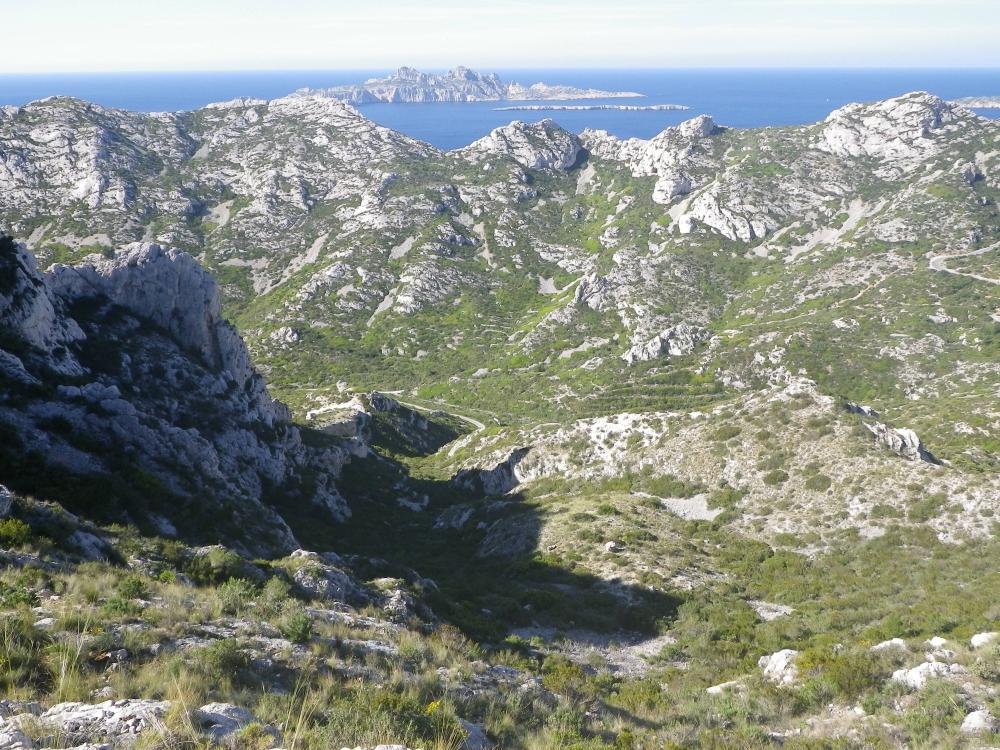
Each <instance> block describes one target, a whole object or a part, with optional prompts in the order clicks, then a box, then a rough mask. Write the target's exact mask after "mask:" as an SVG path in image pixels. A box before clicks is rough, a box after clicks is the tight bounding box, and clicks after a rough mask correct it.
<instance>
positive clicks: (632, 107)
mask: <svg viewBox="0 0 1000 750" xmlns="http://www.w3.org/2000/svg"><path fill="white" fill-rule="evenodd" d="M688 109H691V108H690V107H689V106H687V105H686V104H647V105H645V106H643V105H636V104H518V105H515V106H513V107H497V108H496V109H495V111H496V112H595V111H604V110H614V111H616V112H682V111H684V110H688Z"/></svg>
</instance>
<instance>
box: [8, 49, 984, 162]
mask: <svg viewBox="0 0 1000 750" xmlns="http://www.w3.org/2000/svg"><path fill="white" fill-rule="evenodd" d="M387 72H388V71H387V70H337V71H318V70H317V71H270V72H206V73H127V74H123V73H107V74H72V75H70V74H67V75H48V74H46V75H0V104H24V103H26V102H29V101H33V100H35V99H40V98H43V97H46V96H52V95H57V94H59V95H69V96H76V97H79V98H81V99H86V100H88V101H92V102H96V103H98V104H102V105H105V106H108V107H119V108H123V109H130V110H135V111H142V112H156V111H176V110H190V109H197V108H198V107H201V106H203V105H205V104H208V103H210V102H217V101H224V100H227V99H233V98H236V97H241V96H248V97H255V98H264V99H273V98H276V97H280V96H284V95H285V94H288V93H290V92H292V91H294V90H295V89H297V88H301V87H306V86H307V87H324V86H334V85H339V84H346V83H358V82H361V81H363V80H364V79H366V78H370V77H374V76H381V75H385V74H386V73H387ZM496 72H498V73H499V74H500V76H501V78H503V79H504V80H508V81H518V82H520V83H523V84H531V83H536V82H538V81H544V82H545V83H550V84H566V85H572V86H579V87H588V88H598V89H603V90H608V91H612V90H613V91H637V92H640V93H642V94H645V95H646V96H645V98H642V99H617V100H606V101H603V102H602V101H601V100H590V101H585V102H558V103H559V104H573V103H577V104H597V103H609V104H640V105H647V104H667V103H669V104H684V105H687V106H689V107H690V110H688V111H683V112H622V111H580V112H566V111H555V112H499V111H497V107H501V106H509V105H511V104H516V103H514V102H478V103H460V104H370V105H365V106H363V107H361V111H362V112H364V114H365V115H367V116H368V117H370V118H371V119H372V120H374V121H375V122H378V123H380V124H382V125H386V126H388V127H390V128H393V129H395V130H399V131H401V132H403V133H406V134H408V135H410V136H413V137H415V138H419V139H421V140H424V141H427V142H429V143H432V144H433V145H435V146H437V147H439V148H444V149H451V148H457V147H460V146H464V145H467V144H468V143H471V142H472V141H474V140H476V139H477V138H480V137H482V136H483V135H485V134H486V133H488V132H489V131H490V130H492V129H493V128H495V127H498V126H500V125H504V124H506V123H508V122H510V121H511V120H514V119H521V120H532V121H533V120H539V119H542V118H544V117H551V118H552V119H554V120H556V121H557V122H559V123H560V124H561V125H562V126H563V127H565V128H567V129H569V130H573V131H580V130H583V129H584V128H602V129H604V130H608V131H610V132H612V133H614V134H615V135H618V136H620V137H623V138H626V137H633V136H636V137H640V138H649V137H651V136H653V135H655V134H656V133H658V132H660V131H661V130H663V128H665V127H667V126H669V125H674V124H676V123H678V122H681V121H682V120H686V119H688V118H690V117H694V116H695V115H699V114H709V115H712V116H713V117H714V118H715V119H716V121H717V122H719V123H720V124H722V125H729V126H732V127H741V128H746V127H766V126H771V125H799V124H806V123H812V122H816V121H818V120H821V119H823V118H824V117H826V115H827V114H829V113H830V111H831V110H833V109H836V108H837V107H839V106H841V105H843V104H846V103H848V102H856V101H862V102H863V101H874V100H878V99H885V98H888V97H891V96H896V95H898V94H902V93H905V92H908V91H918V90H919V91H930V92H932V93H934V94H937V95H939V96H942V97H944V98H946V99H952V98H958V97H963V96H998V95H1000V69H968V70H963V69H913V68H908V69H878V70H876V69H857V68H851V69H843V70H834V69H747V68H741V69H733V70H727V69H714V68H713V69H683V70H579V69H573V70H559V69H548V70H526V69H519V70H499V71H496ZM527 103H528V104H538V103H539V102H527ZM981 114H984V115H986V116H988V117H1000V110H981Z"/></svg>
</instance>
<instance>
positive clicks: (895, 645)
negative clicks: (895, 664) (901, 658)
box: [869, 638, 910, 653]
mask: <svg viewBox="0 0 1000 750" xmlns="http://www.w3.org/2000/svg"><path fill="white" fill-rule="evenodd" d="M890 649H895V650H899V651H909V650H910V649H909V647H908V646H907V645H906V641H904V640H903V639H902V638H890V639H889V640H887V641H882V642H881V643H876V644H875V645H874V646H872V647H871V649H869V650H870V651H874V652H876V653H878V652H879V651H889V650H890Z"/></svg>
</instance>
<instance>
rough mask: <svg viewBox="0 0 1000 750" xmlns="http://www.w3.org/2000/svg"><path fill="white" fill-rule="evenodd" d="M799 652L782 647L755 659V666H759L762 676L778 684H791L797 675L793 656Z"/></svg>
mask: <svg viewBox="0 0 1000 750" xmlns="http://www.w3.org/2000/svg"><path fill="white" fill-rule="evenodd" d="M798 655H799V652H798V651H796V650H795V649H791V648H783V649H781V651H776V652H775V653H773V654H770V655H768V656H762V657H760V659H758V660H757V666H758V667H760V668H761V670H762V671H763V673H764V677H766V678H767V679H769V680H771V681H772V682H776V683H778V684H779V685H791V684H792V683H793V682H795V680H796V678H797V677H798V676H799V671H798V669H797V668H796V666H795V657H796V656H798Z"/></svg>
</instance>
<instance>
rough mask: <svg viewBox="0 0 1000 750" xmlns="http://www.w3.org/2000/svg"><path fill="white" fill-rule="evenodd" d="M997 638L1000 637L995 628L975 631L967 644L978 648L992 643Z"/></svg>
mask: <svg viewBox="0 0 1000 750" xmlns="http://www.w3.org/2000/svg"><path fill="white" fill-rule="evenodd" d="M998 638H1000V633H998V632H997V631H995V630H991V631H989V632H987V633H976V634H975V635H974V636H972V638H970V639H969V645H970V646H971V647H972V648H976V649H979V648H983V647H984V646H988V645H990V644H991V643H994V642H995V641H996V640H997V639H998Z"/></svg>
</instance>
